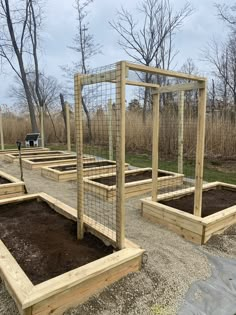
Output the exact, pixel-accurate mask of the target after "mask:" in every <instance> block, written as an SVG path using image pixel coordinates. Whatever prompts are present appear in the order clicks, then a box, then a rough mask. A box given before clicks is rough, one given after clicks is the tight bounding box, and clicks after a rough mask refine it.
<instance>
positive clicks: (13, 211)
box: [0, 199, 113, 285]
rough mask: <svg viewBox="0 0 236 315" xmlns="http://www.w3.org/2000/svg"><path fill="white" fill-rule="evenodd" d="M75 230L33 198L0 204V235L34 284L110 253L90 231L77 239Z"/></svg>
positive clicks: (108, 247) (67, 222)
mask: <svg viewBox="0 0 236 315" xmlns="http://www.w3.org/2000/svg"><path fill="white" fill-rule="evenodd" d="M76 230H77V229H76V223H75V222H74V221H71V220H69V219H67V218H65V217H63V216H62V215H60V214H58V213H57V212H55V211H54V210H52V209H51V208H50V207H49V205H48V204H47V203H46V202H43V201H41V202H39V201H37V199H34V200H30V201H24V202H21V203H18V204H9V205H8V204H6V205H3V206H2V207H1V211H0V239H1V240H2V241H3V242H4V244H5V245H6V246H7V248H8V249H9V251H10V252H11V253H12V255H13V257H14V258H15V259H16V261H17V262H18V264H19V265H20V266H21V268H22V269H23V270H24V272H25V273H26V275H27V276H28V277H29V278H30V280H31V281H32V282H33V284H35V285H36V284H39V283H41V282H43V281H46V280H49V279H51V278H54V277H56V276H59V275H61V274H63V273H65V272H67V271H70V270H72V269H75V268H77V267H80V266H83V265H85V264H87V263H89V262H92V261H94V260H96V259H99V258H101V257H104V256H106V255H109V254H111V253H113V248H112V247H111V246H106V245H105V244H104V243H103V242H102V241H101V240H99V239H98V238H96V237H95V236H93V235H91V234H88V233H87V234H85V237H84V239H83V240H80V241H78V240H77V237H76Z"/></svg>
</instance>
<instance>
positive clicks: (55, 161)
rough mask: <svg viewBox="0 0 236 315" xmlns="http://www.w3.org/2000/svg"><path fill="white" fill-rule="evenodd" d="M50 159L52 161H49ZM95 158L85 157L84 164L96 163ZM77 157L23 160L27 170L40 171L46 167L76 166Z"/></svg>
mask: <svg viewBox="0 0 236 315" xmlns="http://www.w3.org/2000/svg"><path fill="white" fill-rule="evenodd" d="M49 159H50V160H49ZM94 160H95V157H84V162H88V161H94ZM76 161H77V160H76V156H75V155H66V156H65V157H64V158H62V156H58V157H52V158H48V157H42V158H31V159H22V165H23V167H24V168H26V169H30V170H32V169H39V168H42V167H45V166H53V165H60V164H62V165H63V164H65V163H67V164H74V163H76Z"/></svg>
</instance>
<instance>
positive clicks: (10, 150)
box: [0, 147, 49, 156]
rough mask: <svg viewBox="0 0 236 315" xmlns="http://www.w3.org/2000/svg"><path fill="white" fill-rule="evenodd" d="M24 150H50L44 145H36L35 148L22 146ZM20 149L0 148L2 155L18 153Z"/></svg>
mask: <svg viewBox="0 0 236 315" xmlns="http://www.w3.org/2000/svg"><path fill="white" fill-rule="evenodd" d="M21 151H22V152H29V153H30V152H42V151H49V149H48V148H42V147H35V148H21ZM18 152H19V151H18V149H6V150H0V156H1V155H5V154H9V153H10V154H11V153H18Z"/></svg>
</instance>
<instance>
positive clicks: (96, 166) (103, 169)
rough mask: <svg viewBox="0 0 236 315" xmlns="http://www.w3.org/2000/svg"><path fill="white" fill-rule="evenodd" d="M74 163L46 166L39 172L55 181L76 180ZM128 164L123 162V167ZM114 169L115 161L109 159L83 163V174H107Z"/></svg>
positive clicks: (126, 166)
mask: <svg viewBox="0 0 236 315" xmlns="http://www.w3.org/2000/svg"><path fill="white" fill-rule="evenodd" d="M76 165H77V164H76V163H74V164H62V165H54V166H47V167H43V168H42V169H41V174H42V176H44V177H47V178H50V179H52V180H55V181H57V182H65V181H69V180H76V178H77V167H76ZM128 166H129V164H125V169H126V170H128ZM115 171H116V162H115V161H110V160H101V161H94V162H87V163H84V168H83V172H84V176H92V175H99V174H109V173H114V172H115Z"/></svg>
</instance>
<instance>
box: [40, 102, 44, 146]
mask: <svg viewBox="0 0 236 315" xmlns="http://www.w3.org/2000/svg"><path fill="white" fill-rule="evenodd" d="M40 130H41V146H42V147H43V148H44V146H45V142H44V106H40Z"/></svg>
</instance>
